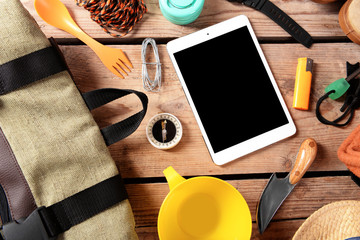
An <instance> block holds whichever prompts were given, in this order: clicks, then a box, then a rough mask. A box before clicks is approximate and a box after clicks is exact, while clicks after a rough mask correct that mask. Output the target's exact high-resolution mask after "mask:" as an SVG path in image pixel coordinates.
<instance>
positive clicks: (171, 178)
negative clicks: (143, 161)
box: [163, 166, 186, 191]
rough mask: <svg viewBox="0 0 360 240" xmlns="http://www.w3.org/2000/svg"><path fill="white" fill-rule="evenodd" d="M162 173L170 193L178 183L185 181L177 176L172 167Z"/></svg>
mask: <svg viewBox="0 0 360 240" xmlns="http://www.w3.org/2000/svg"><path fill="white" fill-rule="evenodd" d="M163 173H164V175H165V178H166V181H167V182H168V184H169V188H170V191H171V190H173V189H174V188H175V187H176V186H177V185H179V184H180V183H182V182H185V181H186V179H185V178H183V177H182V176H181V175H180V174H178V173H177V172H176V171H175V169H174V168H173V167H172V166H170V167H168V168H166V169H165V170H164V171H163Z"/></svg>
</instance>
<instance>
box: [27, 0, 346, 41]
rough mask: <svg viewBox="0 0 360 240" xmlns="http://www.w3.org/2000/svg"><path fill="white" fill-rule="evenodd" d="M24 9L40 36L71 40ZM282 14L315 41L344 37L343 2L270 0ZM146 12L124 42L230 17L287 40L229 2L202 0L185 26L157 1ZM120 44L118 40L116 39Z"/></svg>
mask: <svg viewBox="0 0 360 240" xmlns="http://www.w3.org/2000/svg"><path fill="white" fill-rule="evenodd" d="M21 1H22V2H23V4H24V6H25V7H26V8H27V9H28V10H29V12H30V13H31V14H32V15H33V16H34V17H35V19H36V21H37V22H38V23H39V25H40V27H41V29H42V30H43V31H44V33H45V34H46V35H47V36H48V37H50V36H53V37H55V38H72V36H70V35H69V34H67V33H65V32H63V31H61V30H59V29H56V28H54V27H52V26H50V25H48V24H47V23H45V22H44V21H43V20H42V19H41V18H40V17H39V16H38V15H37V13H36V11H35V9H34V6H33V1H34V0H21ZM62 2H63V3H64V4H65V5H66V6H67V7H68V9H69V11H70V13H71V14H72V16H73V17H74V19H75V21H76V22H77V23H78V24H79V26H80V27H81V28H82V29H83V30H84V31H85V32H87V33H88V34H89V35H90V36H92V37H94V38H111V39H113V38H112V37H111V36H109V35H108V34H106V33H104V31H103V30H102V29H101V28H100V27H99V26H98V25H97V23H95V22H93V21H92V20H91V18H90V13H89V12H88V11H87V10H86V9H84V8H83V7H78V6H76V4H75V1H74V0H62ZM273 2H274V3H275V4H276V5H277V6H279V7H280V8H281V9H282V10H283V11H284V12H286V13H287V14H288V15H289V16H291V17H292V18H293V19H294V20H295V21H296V22H298V23H299V24H300V25H301V26H302V27H303V28H304V29H306V30H307V31H308V32H309V33H310V34H311V35H312V36H313V37H315V38H324V37H344V38H345V34H344V33H343V31H342V30H341V28H340V26H339V23H338V12H339V10H340V7H341V4H342V3H343V2H336V3H331V4H318V3H314V2H312V1H310V0H296V1H281V0H273ZM145 3H146V5H147V8H148V13H146V14H145V15H144V18H143V19H142V20H141V21H140V22H139V23H138V24H137V25H136V26H135V28H134V30H133V31H132V32H131V33H130V34H128V35H127V36H126V37H125V38H124V39H125V40H129V39H131V38H145V37H152V38H174V37H180V36H183V35H186V34H189V33H191V32H194V31H196V30H199V29H202V28H204V27H208V26H211V25H213V24H215V23H218V22H221V21H224V20H226V19H229V18H231V17H234V16H237V15H239V14H243V15H246V16H248V17H249V19H250V21H251V23H252V25H253V27H254V30H255V33H256V34H257V36H258V37H261V38H273V37H280V38H290V35H289V34H288V33H286V32H285V31H284V30H283V29H282V28H280V27H279V26H278V25H277V24H275V23H274V22H273V21H272V20H270V19H269V18H268V17H267V16H265V15H264V14H262V13H260V12H257V11H256V10H254V9H251V8H249V7H246V6H243V5H240V4H238V3H230V2H228V1H226V0H211V1H205V5H204V8H203V11H202V13H201V15H200V17H199V18H198V19H197V20H196V21H195V22H193V23H191V24H189V25H185V26H178V25H175V24H172V23H170V22H169V21H167V20H166V19H165V18H164V17H163V16H162V14H161V11H160V9H159V2H158V0H146V1H145ZM120 41H121V39H120Z"/></svg>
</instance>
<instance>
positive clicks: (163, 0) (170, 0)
mask: <svg viewBox="0 0 360 240" xmlns="http://www.w3.org/2000/svg"><path fill="white" fill-rule="evenodd" d="M159 5H160V10H161V13H162V14H163V15H164V17H165V18H166V19H167V20H169V21H170V22H172V23H175V24H179V25H185V24H188V23H191V22H193V21H195V19H196V18H197V17H199V15H200V13H201V11H202V8H203V6H204V0H159Z"/></svg>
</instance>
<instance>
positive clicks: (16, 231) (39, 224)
mask: <svg viewBox="0 0 360 240" xmlns="http://www.w3.org/2000/svg"><path fill="white" fill-rule="evenodd" d="M43 208H44V207H40V208H37V209H36V210H34V211H33V212H32V213H31V214H30V215H29V216H28V217H27V218H26V219H24V220H18V221H13V222H10V223H7V224H5V225H4V226H3V227H2V229H0V234H1V235H2V238H3V239H4V240H29V239H31V240H55V239H56V237H49V235H48V233H47V231H46V229H45V227H44V223H43V221H42V220H41V217H40V214H39V211H40V210H41V209H43Z"/></svg>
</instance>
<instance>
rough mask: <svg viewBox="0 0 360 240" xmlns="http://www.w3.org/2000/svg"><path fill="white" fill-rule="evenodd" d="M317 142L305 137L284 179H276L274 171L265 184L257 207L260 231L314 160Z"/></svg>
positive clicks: (263, 229) (264, 227)
mask: <svg viewBox="0 0 360 240" xmlns="http://www.w3.org/2000/svg"><path fill="white" fill-rule="evenodd" d="M316 153H317V144H316V142H315V140H314V139H312V138H308V139H306V140H305V141H304V142H303V143H302V144H301V146H300V149H299V152H298V154H297V156H296V161H295V165H294V167H293V169H292V170H291V172H290V173H289V174H288V176H287V177H286V178H284V179H278V178H277V177H276V173H274V174H273V175H272V176H271V177H270V180H269V182H268V184H267V185H266V187H265V189H264V191H263V193H262V195H261V197H260V201H259V204H258V207H257V214H256V221H257V224H258V227H259V231H260V233H263V232H264V231H265V229H266V227H267V226H268V224H269V223H270V221H271V219H272V218H273V216H274V215H275V213H276V211H277V210H278V209H279V207H280V205H281V204H282V203H283V201H284V200H285V199H286V197H287V196H288V195H289V194H290V193H291V191H292V190H293V189H294V187H295V186H296V184H297V183H298V182H299V181H300V179H301V178H302V177H303V176H304V174H305V172H306V171H307V170H308V169H309V167H310V165H311V163H312V162H313V161H314V160H315V157H316Z"/></svg>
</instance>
